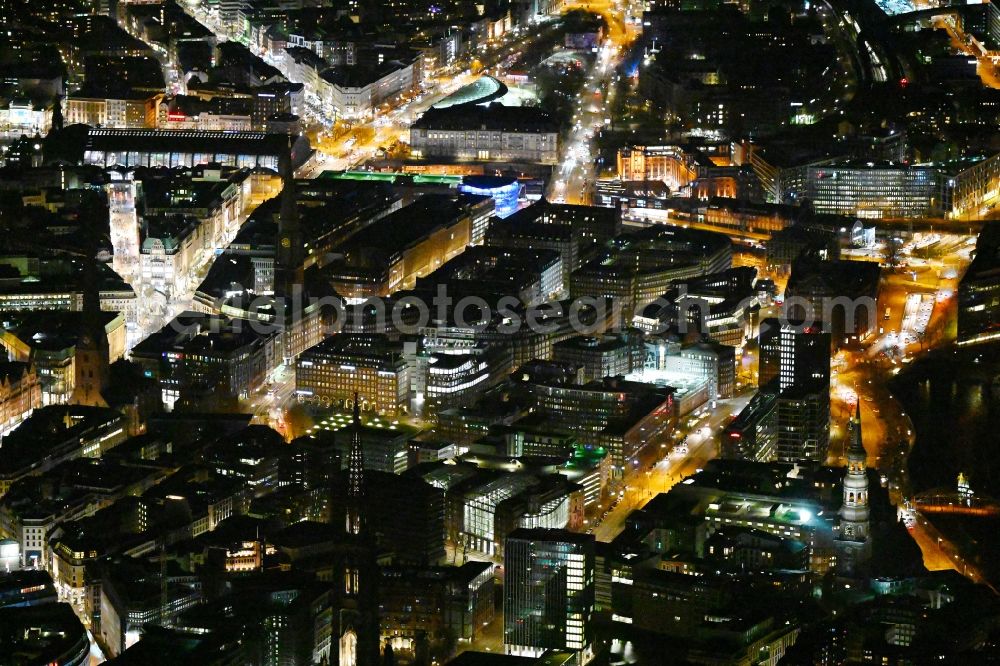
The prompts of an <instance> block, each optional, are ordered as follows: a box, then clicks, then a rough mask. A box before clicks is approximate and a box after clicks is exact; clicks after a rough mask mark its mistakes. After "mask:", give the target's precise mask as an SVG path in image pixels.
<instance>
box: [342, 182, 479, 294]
mask: <svg viewBox="0 0 1000 666" xmlns="http://www.w3.org/2000/svg"><path fill="white" fill-rule="evenodd" d="M482 206H488V207H490V208H492V206H493V201H492V199H490V198H489V197H477V196H472V195H468V194H458V195H444V194H426V195H424V196H423V197H421V198H420V199H418V200H417V201H416V202H414V203H412V204H410V205H409V206H406V207H404V208H402V209H400V210H398V211H396V212H394V213H391V214H390V215H387V216H385V217H383V218H381V219H379V220H377V221H375V222H374V223H372V224H370V225H368V226H367V227H365V228H364V229H361V230H360V231H358V232H357V233H356V234H354V235H353V236H351V237H350V239H348V240H347V241H346V242H345V243H344V244H343V245H341V246H340V247H338V248H337V252H338V253H341V254H342V255H343V258H342V259H337V260H335V261H334V262H332V263H331V264H330V265H329V266H328V267H327V270H328V271H329V273H330V275H331V282H332V285H333V287H334V288H335V289H336V290H337V293H339V294H341V295H342V296H344V297H345V298H348V299H364V298H368V297H374V296H388V295H390V294H392V293H394V292H396V291H400V290H402V289H412V288H413V287H414V285H415V284H416V280H417V278H419V277H423V276H424V275H427V274H428V273H430V272H431V271H432V270H434V269H435V268H437V267H439V266H441V265H442V264H444V263H446V262H447V261H449V260H450V259H452V258H454V257H455V256H457V255H458V254H460V253H461V252H462V251H464V250H465V248H466V247H467V246H468V245H469V243H471V242H472V221H473V219H474V218H476V217H477V216H478V210H479V209H480V208H481V207H482Z"/></svg>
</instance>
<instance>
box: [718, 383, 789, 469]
mask: <svg viewBox="0 0 1000 666" xmlns="http://www.w3.org/2000/svg"><path fill="white" fill-rule="evenodd" d="M777 405H778V394H777V393H774V392H770V391H758V392H757V393H755V394H754V396H753V397H752V398H750V402H748V403H747V406H746V407H744V408H743V409H742V410H741V411H740V413H739V414H738V415H737V416H736V418H735V419H733V420H732V421H731V422H730V423H729V424H728V425H727V426H726V427H725V429H724V430H723V431H722V437H721V449H722V450H721V455H722V457H723V458H730V459H735V460H752V461H754V462H770V461H772V460H775V446H776V444H777V431H776V429H775V427H776V423H775V408H776V407H777Z"/></svg>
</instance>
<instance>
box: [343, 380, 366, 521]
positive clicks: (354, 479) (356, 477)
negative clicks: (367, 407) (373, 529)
mask: <svg viewBox="0 0 1000 666" xmlns="http://www.w3.org/2000/svg"><path fill="white" fill-rule="evenodd" d="M364 499H365V457H364V451H363V449H362V447H361V406H360V404H359V401H358V394H357V392H355V393H354V424H353V431H352V433H351V453H350V457H349V458H348V462H347V531H348V532H349V533H350V534H360V533H361V530H362V529H363V528H364V520H363V516H362V510H361V505H362V504H363V503H364Z"/></svg>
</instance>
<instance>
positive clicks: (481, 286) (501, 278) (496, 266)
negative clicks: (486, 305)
mask: <svg viewBox="0 0 1000 666" xmlns="http://www.w3.org/2000/svg"><path fill="white" fill-rule="evenodd" d="M562 276H563V265H562V256H561V255H560V254H559V252H556V251H554V250H544V249H539V250H528V249H525V248H503V247H493V246H478V247H477V246H470V247H469V248H468V249H467V250H466V251H465V252H463V253H461V254H460V255H458V256H457V257H455V258H454V259H452V260H451V261H449V262H448V263H446V264H444V265H443V266H441V267H440V268H438V269H437V270H436V271H434V272H433V273H431V274H429V275H427V276H425V277H422V278H419V279H418V280H417V288H418V289H426V290H428V291H434V290H435V289H440V288H442V287H444V288H447V290H448V295H449V296H451V297H453V298H456V299H458V298H461V297H462V296H466V295H469V296H483V295H487V294H496V295H498V296H508V295H510V296H516V297H517V299H518V300H519V301H520V302H521V303H523V304H525V305H536V304H539V303H544V302H546V301H551V300H553V299H556V298H559V297H560V296H562V295H563V293H564V289H563V281H562Z"/></svg>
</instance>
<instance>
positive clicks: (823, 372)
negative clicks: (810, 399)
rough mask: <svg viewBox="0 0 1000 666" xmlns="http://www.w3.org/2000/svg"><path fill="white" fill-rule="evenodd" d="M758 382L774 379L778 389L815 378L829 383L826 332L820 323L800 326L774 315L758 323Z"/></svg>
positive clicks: (828, 338)
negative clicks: (783, 320)
mask: <svg viewBox="0 0 1000 666" xmlns="http://www.w3.org/2000/svg"><path fill="white" fill-rule="evenodd" d="M759 339H760V356H759V358H760V362H759V369H758V386H760V387H761V388H764V387H766V386H768V385H770V384H771V382H773V381H775V380H778V390H781V391H783V390H785V389H786V388H788V387H789V386H792V385H803V384H810V383H813V382H818V383H820V384H823V385H825V386H826V387H827V388H829V386H830V334H829V333H827V332H824V331H823V330H821V324H817V325H816V326H809V327H804V326H802V325H797V324H795V323H792V322H784V323H783V322H782V321H781V320H779V319H776V318H770V319H765V320H764V321H762V322H761V324H760V338H759Z"/></svg>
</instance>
